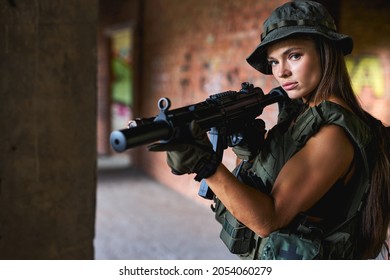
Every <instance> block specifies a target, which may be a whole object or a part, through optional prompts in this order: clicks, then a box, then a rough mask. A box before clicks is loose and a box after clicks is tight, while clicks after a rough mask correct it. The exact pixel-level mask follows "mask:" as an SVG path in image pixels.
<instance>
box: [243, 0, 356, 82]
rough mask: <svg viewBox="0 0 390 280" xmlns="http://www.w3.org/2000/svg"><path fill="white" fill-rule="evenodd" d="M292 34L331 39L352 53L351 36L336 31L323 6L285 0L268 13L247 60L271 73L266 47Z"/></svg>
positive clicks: (312, 2)
mask: <svg viewBox="0 0 390 280" xmlns="http://www.w3.org/2000/svg"><path fill="white" fill-rule="evenodd" d="M294 34H313V35H320V36H323V37H326V38H328V39H330V40H332V41H334V42H335V43H336V44H337V45H338V46H339V47H340V48H341V49H342V51H343V53H344V55H347V54H349V53H351V52H352V48H353V41H352V38H351V37H349V36H348V35H344V34H341V33H337V30H336V25H335V23H334V20H333V18H332V16H331V15H330V14H329V12H328V11H327V10H326V9H325V7H324V6H322V5H321V4H320V3H318V2H314V1H296V2H288V3H285V4H283V5H282V6H280V7H278V8H277V9H275V11H273V12H272V14H271V15H270V17H269V18H268V19H267V20H266V21H265V22H264V24H263V33H262V34H261V38H260V39H261V43H260V44H259V45H258V46H257V48H256V49H255V50H254V52H253V53H252V54H251V55H250V56H249V57H248V58H247V62H248V63H249V64H250V65H251V66H252V67H254V68H255V69H256V70H258V71H260V72H262V73H264V74H267V75H269V74H272V71H271V69H270V67H269V65H268V62H267V53H266V49H267V47H268V46H269V45H270V44H271V43H274V42H276V41H278V40H280V39H283V38H286V37H288V36H291V35H294Z"/></svg>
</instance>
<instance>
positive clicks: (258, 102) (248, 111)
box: [110, 82, 286, 199]
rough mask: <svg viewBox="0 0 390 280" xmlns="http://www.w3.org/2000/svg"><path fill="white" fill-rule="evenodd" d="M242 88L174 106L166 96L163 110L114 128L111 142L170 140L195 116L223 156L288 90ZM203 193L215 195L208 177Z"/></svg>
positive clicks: (119, 145)
mask: <svg viewBox="0 0 390 280" xmlns="http://www.w3.org/2000/svg"><path fill="white" fill-rule="evenodd" d="M241 86H242V88H241V90H240V91H238V92H237V91H226V92H222V93H218V94H214V95H210V97H209V98H207V99H206V100H205V101H203V102H200V103H196V104H192V105H189V106H185V107H181V108H177V109H174V110H170V107H171V101H170V100H169V99H168V98H166V97H164V98H161V99H160V100H159V101H158V103H157V106H158V109H159V110H160V113H159V114H158V115H157V116H155V117H151V118H137V119H135V120H132V121H130V122H129V127H128V128H126V129H122V130H117V131H113V132H112V133H111V135H110V144H111V146H112V148H113V149H114V150H115V151H116V152H123V151H125V150H127V149H131V148H134V147H137V146H140V145H145V144H150V143H153V142H156V141H160V142H163V143H169V142H170V141H177V140H181V141H182V142H185V139H186V138H187V139H188V137H190V136H188V133H187V131H188V126H189V124H190V123H191V121H193V120H195V121H196V122H197V124H198V125H199V126H200V127H201V128H202V129H204V130H205V131H209V136H210V141H211V143H212V144H213V148H214V151H215V152H216V154H217V157H218V159H219V160H222V156H223V151H224V150H225V149H227V147H228V146H230V147H234V146H235V145H238V144H239V143H240V142H241V141H242V140H243V137H242V134H241V133H240V132H241V131H242V130H243V128H244V127H247V126H249V125H250V124H251V123H253V122H254V120H255V119H256V118H257V117H258V116H260V115H261V114H262V112H263V109H264V108H265V107H266V106H268V105H270V104H273V103H276V102H278V103H279V106H281V104H282V101H283V100H284V98H285V96H286V93H285V92H284V91H283V89H282V88H281V87H277V88H274V89H272V90H271V91H270V92H269V93H268V94H266V95H265V94H264V92H263V91H262V89H261V88H259V87H254V86H253V85H252V84H250V83H247V82H245V83H242V85H241ZM199 195H200V196H202V197H204V198H208V199H212V196H213V194H212V192H211V190H209V189H208V186H207V185H206V184H205V182H204V180H203V182H202V184H201V187H200V190H199Z"/></svg>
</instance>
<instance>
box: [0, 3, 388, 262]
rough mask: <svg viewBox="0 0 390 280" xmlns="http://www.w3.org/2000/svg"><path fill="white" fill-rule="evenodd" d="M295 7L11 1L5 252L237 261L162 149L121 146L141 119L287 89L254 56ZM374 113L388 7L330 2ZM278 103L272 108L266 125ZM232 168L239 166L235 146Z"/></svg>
mask: <svg viewBox="0 0 390 280" xmlns="http://www.w3.org/2000/svg"><path fill="white" fill-rule="evenodd" d="M284 2H287V1H269V0H241V1H237V0H184V1H182V0H85V1H76V0H58V1H48V0H36V1H22V0H4V1H0V77H1V78H0V123H1V134H0V258H1V259H228V258H233V259H234V258H235V257H234V256H231V255H230V254H229V253H228V252H227V249H226V248H225V247H224V245H223V244H222V242H221V241H220V240H219V236H218V235H219V230H220V228H219V226H218V224H217V223H216V222H215V221H214V218H213V213H212V212H211V210H210V204H211V202H210V201H208V200H205V199H202V198H200V197H199V196H198V195H197V192H198V188H199V184H198V183H197V182H196V181H194V180H193V176H174V175H172V174H171V172H170V170H169V168H168V167H167V165H166V163H165V155H164V154H163V153H150V152H148V151H147V149H146V148H145V147H138V148H134V149H131V150H129V151H126V152H124V153H121V154H117V153H115V152H114V151H113V150H112V148H111V147H110V145H109V135H110V133H111V131H113V130H116V129H121V128H124V127H126V125H127V122H128V121H129V120H130V119H132V118H135V117H152V116H155V115H156V114H157V113H158V108H157V101H158V100H159V98H161V97H169V98H170V99H171V101H172V108H176V107H182V106H185V105H189V104H192V103H197V102H201V101H203V100H205V99H206V98H207V97H208V96H209V95H211V94H215V93H219V92H223V91H227V90H239V89H240V87H241V82H244V81H248V82H251V83H253V84H254V85H255V86H259V87H261V88H262V89H263V90H264V92H268V91H269V90H271V89H272V88H273V87H274V86H276V84H275V83H274V81H273V79H272V78H271V77H267V76H264V75H262V74H260V73H258V72H256V71H255V70H254V69H253V68H251V67H250V66H249V65H248V64H247V63H246V61H245V58H246V57H247V56H248V55H249V54H250V53H251V52H252V50H253V49H254V48H255V47H256V45H257V44H258V43H259V36H260V33H261V28H262V23H263V21H264V20H265V19H266V18H267V17H268V16H269V14H270V13H271V11H272V10H273V9H274V8H275V7H277V6H279V5H280V4H282V3H284ZM318 2H321V3H323V4H324V5H325V6H326V7H327V8H328V10H329V11H330V12H331V14H332V15H333V16H334V18H335V20H336V24H337V26H338V29H339V31H340V32H342V33H345V34H348V35H350V36H352V38H353V39H354V43H355V47H354V51H353V52H352V54H351V55H349V56H348V57H347V63H348V69H349V71H350V75H351V79H352V82H353V86H354V89H355V92H356V94H357V95H358V97H359V99H360V100H361V102H362V104H363V106H364V108H365V109H366V110H368V111H369V112H370V113H372V114H373V115H374V116H376V117H377V118H379V119H380V120H382V121H383V122H385V123H386V124H389V123H390V112H389V109H388V108H389V105H390V38H389V34H390V22H389V20H388V15H389V13H390V3H389V1H386V0H370V1H367V0H364V1H354V0H340V1H339V0H326V1H318ZM276 114H277V108H276V106H274V105H271V106H268V107H266V109H265V110H264V113H263V115H262V118H263V119H264V120H265V122H266V124H267V128H270V127H272V126H273V125H274V124H275V123H276ZM223 161H224V163H225V164H226V166H227V167H228V168H231V169H232V168H233V167H234V165H235V157H234V156H233V153H232V152H231V151H230V150H227V151H226V152H225V154H224V159H223Z"/></svg>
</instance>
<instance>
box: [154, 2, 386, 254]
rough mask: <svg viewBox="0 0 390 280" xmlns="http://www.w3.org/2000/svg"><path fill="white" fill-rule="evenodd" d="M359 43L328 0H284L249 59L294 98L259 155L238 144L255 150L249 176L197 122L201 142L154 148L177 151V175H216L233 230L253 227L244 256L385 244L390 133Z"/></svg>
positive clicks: (213, 180) (375, 249) (371, 250)
mask: <svg viewBox="0 0 390 280" xmlns="http://www.w3.org/2000/svg"><path fill="white" fill-rule="evenodd" d="M352 47H353V42H352V39H351V38H350V37H349V36H347V35H343V34H340V33H337V32H336V27H335V24H334V20H333V19H332V17H331V16H330V15H329V13H328V12H327V11H326V10H325V8H324V7H323V6H322V5H321V4H319V3H317V2H312V1H299V2H291V3H286V4H284V5H282V6H280V7H279V8H277V9H276V10H275V11H274V12H273V13H272V14H271V16H270V17H269V18H268V19H267V20H266V21H265V22H264V26H263V33H262V35H261V43H260V44H259V45H258V46H257V48H256V49H255V51H254V52H253V53H252V54H251V55H250V56H249V57H248V59H247V61H248V63H249V64H250V65H251V66H253V67H254V68H255V69H257V70H258V71H260V72H261V73H263V74H267V75H268V74H272V75H273V76H274V77H275V79H276V81H277V82H278V83H279V85H280V86H281V87H282V88H283V89H284V91H285V92H286V94H287V95H288V97H289V99H291V102H285V106H284V107H283V109H282V110H281V112H280V113H279V118H278V124H277V125H276V126H275V127H273V128H272V129H270V130H269V131H268V133H267V136H266V139H265V141H259V143H260V142H264V143H263V144H262V147H261V149H260V152H259V153H256V154H251V155H250V156H249V157H248V153H249V154H250V153H251V152H252V151H245V153H242V149H243V145H242V146H241V147H236V148H234V151H235V152H236V154H237V155H238V156H239V157H240V155H242V154H245V155H246V156H245V160H246V161H244V162H245V165H244V166H243V168H241V170H240V172H239V173H240V174H241V175H238V176H234V175H233V174H232V173H231V172H230V171H229V170H228V169H227V168H226V167H225V166H224V165H223V164H222V163H219V162H216V161H215V160H214V158H215V157H214V154H213V151H212V148H211V145H210V142H209V141H208V139H207V136H206V134H205V132H203V131H201V130H200V129H199V127H198V126H197V125H196V123H192V125H191V128H192V132H193V134H194V137H195V141H194V143H192V144H181V145H180V144H178V145H169V146H166V147H164V146H161V147H160V148H152V149H151V150H166V151H168V153H167V155H168V164H169V166H170V167H171V169H172V170H173V171H174V173H175V174H185V173H197V174H198V175H199V174H201V177H203V178H206V182H207V184H208V186H209V187H210V188H211V189H212V190H213V192H214V193H215V195H216V197H217V201H218V205H217V206H218V207H219V208H220V209H217V214H218V215H221V216H223V217H222V219H227V216H226V215H228V214H229V215H230V214H231V216H230V218H229V219H228V221H221V222H222V223H223V224H224V225H225V233H226V232H229V234H232V232H236V229H237V228H239V226H242V225H245V226H246V227H244V228H246V229H247V230H248V231H249V232H253V234H252V235H249V236H250V237H249V238H250V239H251V240H250V242H249V243H250V244H249V245H248V244H246V245H248V246H244V247H245V248H246V249H245V250H244V251H241V250H238V252H239V253H240V255H241V256H242V257H244V258H260V259H261V258H276V259H294V258H298V259H302V258H303V259H305V258H336V259H342V258H347V259H351V258H354V259H362V258H365V259H367V258H375V257H376V256H377V255H378V253H379V252H380V250H381V247H382V245H383V242H384V240H385V237H386V231H387V226H388V224H389V218H390V214H389V204H390V195H389V194H390V192H389V188H390V180H389V177H388V176H389V175H388V174H387V173H388V170H389V168H390V166H389V158H388V157H387V153H388V151H389V145H388V142H386V138H389V135H388V134H387V135H386V137H385V135H384V133H388V132H387V131H388V130H385V128H384V126H383V125H382V124H381V123H380V122H379V121H377V120H375V119H374V118H373V117H372V116H370V115H369V114H368V113H366V112H365V111H363V109H362V108H361V106H360V105H359V103H358V101H357V99H356V97H355V95H354V92H353V90H352V87H351V83H350V79H349V76H348V73H347V69H346V66H345V62H344V55H346V54H349V53H350V52H351V51H352ZM248 159H249V160H248ZM237 177H240V178H239V179H238V178H237ZM369 181H370V184H369V183H368V182H369ZM259 190H260V191H259ZM367 191H368V195H364V193H366V192H367ZM363 200H364V201H365V202H364V206H363V208H360V207H359V205H360V203H361V202H362V201H363ZM223 206H225V207H226V209H227V211H225V210H224V207H223ZM221 207H222V210H221ZM360 210H361V211H360ZM221 213H222V214H221ZM231 217H233V220H234V222H233V225H232V222H231ZM234 223H237V225H239V226H238V227H237V228H235V226H234ZM241 223H242V224H241ZM226 224H230V227H231V226H233V230H232V228H229V229H227V228H226V227H227V226H226ZM245 234H246V233H244V235H245ZM236 239H237V236H231V240H229V241H228V243H229V242H230V241H232V240H236ZM238 239H240V238H238ZM324 240H325V241H324ZM241 245H242V244H238V245H237V246H238V247H240V246H241ZM234 246H236V245H233V247H234Z"/></svg>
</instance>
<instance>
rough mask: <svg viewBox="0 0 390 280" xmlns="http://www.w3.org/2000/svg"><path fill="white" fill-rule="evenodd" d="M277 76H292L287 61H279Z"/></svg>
mask: <svg viewBox="0 0 390 280" xmlns="http://www.w3.org/2000/svg"><path fill="white" fill-rule="evenodd" d="M277 76H278V77H279V78H286V77H289V76H291V70H290V68H289V67H288V65H287V63H284V62H283V63H279V67H278V69H277Z"/></svg>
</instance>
